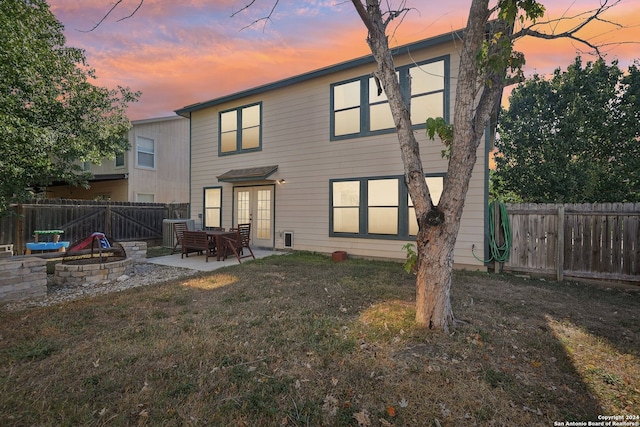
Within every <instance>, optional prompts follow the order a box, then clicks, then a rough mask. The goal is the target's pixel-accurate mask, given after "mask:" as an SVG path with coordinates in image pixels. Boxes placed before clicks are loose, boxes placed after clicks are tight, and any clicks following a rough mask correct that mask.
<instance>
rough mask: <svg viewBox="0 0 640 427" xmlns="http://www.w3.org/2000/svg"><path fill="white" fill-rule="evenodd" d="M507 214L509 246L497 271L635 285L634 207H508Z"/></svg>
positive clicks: (638, 221)
mask: <svg viewBox="0 0 640 427" xmlns="http://www.w3.org/2000/svg"><path fill="white" fill-rule="evenodd" d="M560 207H562V209H559V208H560ZM507 212H508V214H509V221H510V224H511V235H512V246H511V254H510V258H509V261H508V262H506V263H505V264H504V267H503V270H505V271H517V272H530V273H534V274H535V273H541V274H549V275H551V274H553V275H556V276H557V277H563V276H567V277H582V278H589V279H598V278H599V279H606V280H616V281H627V282H632V283H638V282H640V277H639V276H640V244H639V241H640V203H636V204H633V203H603V204H566V205H552V204H526V203H523V204H508V205H507ZM558 212H563V218H562V220H559V218H558ZM559 224H563V230H561V231H562V232H560V230H558V225H559ZM558 236H563V241H562V242H559V241H558ZM559 250H562V254H559V253H558V251H559ZM558 259H560V260H562V261H561V262H562V265H561V266H559V265H557V263H558Z"/></svg>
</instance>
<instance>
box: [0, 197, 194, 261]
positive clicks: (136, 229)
mask: <svg viewBox="0 0 640 427" xmlns="http://www.w3.org/2000/svg"><path fill="white" fill-rule="evenodd" d="M13 209H14V213H15V215H9V216H5V217H0V245H6V244H13V247H14V253H16V254H22V253H24V249H25V246H26V243H27V242H30V241H33V237H32V236H33V232H34V230H50V229H56V230H63V231H64V234H63V235H62V239H61V240H67V241H70V242H72V243H73V242H75V241H78V240H80V239H84V238H86V237H88V236H90V235H91V233H93V232H96V231H98V232H102V233H105V234H106V235H107V236H108V237H110V238H112V239H113V240H116V241H132V240H140V241H153V240H160V239H162V221H163V220H164V219H175V218H187V215H188V213H189V204H188V203H169V204H164V203H133V202H106V201H90V200H60V199H43V200H37V201H33V202H31V203H25V204H19V205H15V206H14V207H13Z"/></svg>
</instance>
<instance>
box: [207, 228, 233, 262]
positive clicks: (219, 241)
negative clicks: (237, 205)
mask: <svg viewBox="0 0 640 427" xmlns="http://www.w3.org/2000/svg"><path fill="white" fill-rule="evenodd" d="M206 232H207V237H208V238H209V240H212V241H215V243H216V261H220V254H221V252H222V251H223V250H224V240H223V237H233V236H235V235H236V231H223V230H206Z"/></svg>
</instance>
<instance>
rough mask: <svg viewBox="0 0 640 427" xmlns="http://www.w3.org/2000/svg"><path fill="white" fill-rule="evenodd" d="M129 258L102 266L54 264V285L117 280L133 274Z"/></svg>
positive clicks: (89, 283) (132, 262)
mask: <svg viewBox="0 0 640 427" xmlns="http://www.w3.org/2000/svg"><path fill="white" fill-rule="evenodd" d="M133 264H134V261H133V259H131V258H127V259H124V260H122V261H112V262H105V263H102V264H62V263H60V264H56V270H55V273H54V275H53V283H54V284H55V285H85V284H88V285H91V284H95V283H104V282H111V281H113V280H117V279H118V278H119V277H122V276H124V275H131V274H132V273H133Z"/></svg>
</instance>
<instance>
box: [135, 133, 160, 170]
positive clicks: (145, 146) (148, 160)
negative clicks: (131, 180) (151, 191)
mask: <svg viewBox="0 0 640 427" xmlns="http://www.w3.org/2000/svg"><path fill="white" fill-rule="evenodd" d="M136 166H138V167H140V168H147V169H155V168H156V143H155V141H154V140H153V139H151V138H145V137H143V136H138V137H136Z"/></svg>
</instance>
